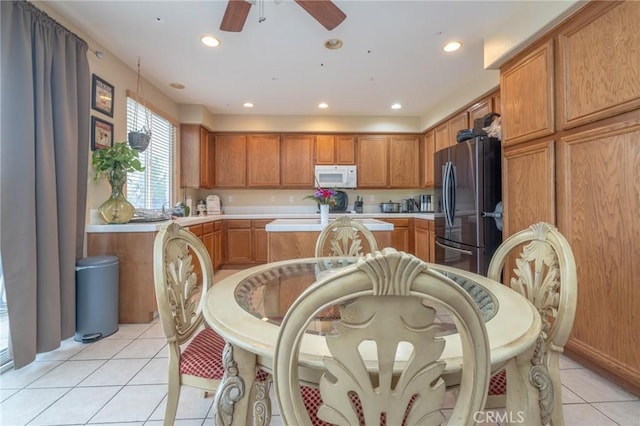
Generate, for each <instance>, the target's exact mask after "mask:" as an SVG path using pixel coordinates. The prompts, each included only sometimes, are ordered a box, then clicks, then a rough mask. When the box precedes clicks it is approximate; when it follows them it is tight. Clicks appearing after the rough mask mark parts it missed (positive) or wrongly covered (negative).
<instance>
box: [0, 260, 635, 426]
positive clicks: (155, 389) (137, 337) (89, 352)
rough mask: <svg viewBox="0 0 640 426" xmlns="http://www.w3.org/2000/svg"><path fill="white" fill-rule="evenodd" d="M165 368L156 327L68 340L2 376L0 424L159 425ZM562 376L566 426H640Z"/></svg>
mask: <svg viewBox="0 0 640 426" xmlns="http://www.w3.org/2000/svg"><path fill="white" fill-rule="evenodd" d="M225 272H226V271H225ZM218 278H221V277H218ZM166 363H167V353H166V348H165V341H164V335H163V333H162V329H161V326H160V324H159V323H158V321H157V320H155V321H153V322H152V323H150V324H122V325H121V326H120V329H119V330H118V332H117V333H115V334H113V335H112V336H109V337H107V338H105V339H102V340H100V341H97V342H94V343H90V344H83V343H79V342H75V341H73V339H68V340H65V341H64V342H62V345H61V346H60V348H59V349H57V350H55V351H52V352H48V353H44V354H39V355H38V356H37V359H36V361H35V362H33V363H31V364H29V365H28V366H26V367H24V368H21V369H19V370H9V371H7V372H5V373H3V374H2V375H0V424H1V425H4V426H13V425H16V426H17V425H82V424H117V425H161V424H162V419H163V415H164V409H165V403H166V401H165V400H166V394H167V378H166V375H167V373H166ZM560 368H561V369H562V373H561V374H562V383H563V389H562V399H563V402H564V413H565V423H566V425H567V426H592V425H593V426H614V425H621V426H622V425H624V426H638V425H640V399H639V398H638V397H636V396H634V395H633V394H630V393H628V392H625V391H624V390H622V389H621V388H620V387H618V386H616V385H615V384H613V383H611V382H610V381H607V380H606V379H604V378H602V377H600V376H598V375H597V374H595V373H593V372H591V371H590V370H588V369H586V368H584V367H582V366H581V365H580V364H578V363H576V362H575V361H573V360H571V359H569V358H567V357H562V358H561V363H560ZM212 404H213V398H211V397H209V398H203V397H202V396H201V393H200V391H198V390H196V389H192V388H188V387H183V389H182V393H181V396H180V403H179V406H178V414H177V416H176V418H177V420H176V425H203V424H209V425H211V424H213V418H212V412H211V407H212ZM273 411H274V414H275V415H274V416H273V419H272V422H271V424H272V425H281V424H282V421H281V419H280V417H279V416H278V414H277V407H274V410H273ZM486 424H490V425H503V424H505V423H504V422H494V423H492V422H487V423H486Z"/></svg>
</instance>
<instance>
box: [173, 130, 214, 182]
mask: <svg viewBox="0 0 640 426" xmlns="http://www.w3.org/2000/svg"><path fill="white" fill-rule="evenodd" d="M212 144H213V140H212V139H211V138H210V135H209V131H208V130H207V129H205V128H204V127H202V126H200V125H198V124H182V125H180V186H188V187H191V188H205V189H210V188H213V184H214V152H213V147H212Z"/></svg>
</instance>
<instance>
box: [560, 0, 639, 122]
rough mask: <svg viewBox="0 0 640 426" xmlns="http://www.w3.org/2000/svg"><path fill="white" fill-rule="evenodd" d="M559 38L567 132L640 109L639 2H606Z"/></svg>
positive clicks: (563, 116) (563, 117)
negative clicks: (635, 51)
mask: <svg viewBox="0 0 640 426" xmlns="http://www.w3.org/2000/svg"><path fill="white" fill-rule="evenodd" d="M602 3H607V4H606V7H604V8H597V9H595V10H594V11H593V12H597V13H593V12H592V13H591V14H589V15H584V16H585V18H584V19H580V20H576V21H575V22H573V23H572V24H570V25H567V26H566V28H565V29H564V30H563V31H562V32H561V33H560V34H559V35H558V87H559V90H558V92H559V96H560V99H559V102H558V106H559V109H560V114H559V116H560V121H561V126H562V128H564V129H569V128H573V127H576V126H580V125H582V124H586V123H590V122H593V121H596V120H600V119H603V118H607V117H611V116H614V115H617V114H620V113H623V112H626V111H630V110H633V109H636V108H638V107H640V55H638V54H635V55H634V54H630V52H633V51H634V50H636V49H637V47H638V46H640V31H638V29H637V26H638V22H640V3H637V2H634V1H627V2H621V3H618V2H602Z"/></svg>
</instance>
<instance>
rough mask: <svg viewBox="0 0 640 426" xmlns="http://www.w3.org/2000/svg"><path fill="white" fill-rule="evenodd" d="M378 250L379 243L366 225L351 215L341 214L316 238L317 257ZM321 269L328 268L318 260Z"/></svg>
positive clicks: (340, 255)
mask: <svg viewBox="0 0 640 426" xmlns="http://www.w3.org/2000/svg"><path fill="white" fill-rule="evenodd" d="M377 250H378V244H377V243H376V239H375V237H374V236H373V233H371V231H369V230H368V229H367V228H366V226H364V225H363V224H362V223H361V222H358V221H357V220H354V219H353V218H352V217H350V216H341V217H338V218H337V219H335V220H334V221H332V222H330V223H329V224H328V225H327V226H326V227H325V228H324V229H323V230H322V232H321V233H320V235H319V236H318V239H317V240H316V250H315V255H316V257H325V256H333V257H357V256H363V255H364V254H366V253H371V252H374V251H377ZM318 266H319V268H320V269H321V270H323V269H325V268H327V265H326V264H325V263H323V262H318Z"/></svg>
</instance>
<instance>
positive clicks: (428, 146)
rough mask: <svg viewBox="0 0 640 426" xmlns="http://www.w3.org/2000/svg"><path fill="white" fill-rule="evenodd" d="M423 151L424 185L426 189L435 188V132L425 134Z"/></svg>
mask: <svg viewBox="0 0 640 426" xmlns="http://www.w3.org/2000/svg"><path fill="white" fill-rule="evenodd" d="M422 146H423V149H422V155H423V159H422V164H423V172H422V173H423V179H422V185H423V186H426V187H431V186H433V183H434V180H433V172H434V170H433V154H434V153H435V152H436V141H435V134H434V131H433V130H430V131H428V132H427V133H425V134H424V140H423V144H422Z"/></svg>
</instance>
